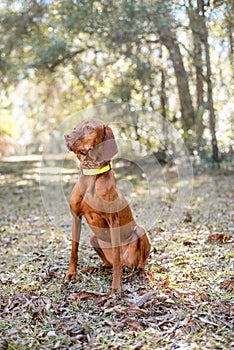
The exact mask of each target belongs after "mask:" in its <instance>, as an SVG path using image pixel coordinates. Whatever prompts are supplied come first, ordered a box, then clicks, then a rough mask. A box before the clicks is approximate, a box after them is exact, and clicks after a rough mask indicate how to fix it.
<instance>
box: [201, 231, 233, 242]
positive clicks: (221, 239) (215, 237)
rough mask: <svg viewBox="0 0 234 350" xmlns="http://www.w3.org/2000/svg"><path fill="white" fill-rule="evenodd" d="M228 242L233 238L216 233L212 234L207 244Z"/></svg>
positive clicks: (222, 233)
mask: <svg viewBox="0 0 234 350" xmlns="http://www.w3.org/2000/svg"><path fill="white" fill-rule="evenodd" d="M216 241H217V242H221V243H223V242H227V241H231V236H229V235H227V234H226V233H224V232H216V233H211V234H210V235H209V236H208V238H207V240H206V242H207V243H212V242H216Z"/></svg>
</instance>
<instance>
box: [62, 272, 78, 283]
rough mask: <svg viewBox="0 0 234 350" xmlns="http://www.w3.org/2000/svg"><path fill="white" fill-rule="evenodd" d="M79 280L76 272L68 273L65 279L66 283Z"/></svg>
mask: <svg viewBox="0 0 234 350" xmlns="http://www.w3.org/2000/svg"><path fill="white" fill-rule="evenodd" d="M76 279H77V274H76V272H74V271H68V272H67V274H66V277H65V280H64V282H65V283H68V282H69V281H75V280H76Z"/></svg>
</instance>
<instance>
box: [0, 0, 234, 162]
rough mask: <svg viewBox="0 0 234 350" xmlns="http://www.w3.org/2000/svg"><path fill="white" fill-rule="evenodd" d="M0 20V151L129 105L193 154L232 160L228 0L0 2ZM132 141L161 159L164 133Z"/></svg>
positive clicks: (27, 149)
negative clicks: (101, 109)
mask: <svg viewBox="0 0 234 350" xmlns="http://www.w3.org/2000/svg"><path fill="white" fill-rule="evenodd" d="M0 18H1V21H0V33H1V39H0V71H1V77H0V84H1V93H0V154H1V155H2V156H4V155H10V154H31V153H40V152H41V151H42V148H43V145H44V144H45V143H46V142H47V141H48V138H49V137H50V133H49V132H48V131H51V130H53V129H54V128H56V126H57V125H58V124H59V123H61V122H62V121H63V120H64V119H66V118H67V117H69V116H71V115H74V114H75V113H78V112H79V111H80V110H82V109H85V108H88V107H91V106H96V105H100V104H108V103H127V104H129V105H130V106H131V109H132V110H136V111H140V110H144V111H148V112H150V113H144V115H142V116H141V117H140V119H141V120H140V121H141V123H144V124H145V125H148V126H149V127H150V128H154V127H155V125H154V121H155V117H154V114H155V113H156V112H157V113H159V114H160V115H161V116H162V117H163V119H164V120H166V121H167V122H168V123H170V124H171V125H173V126H174V127H175V128H176V129H177V130H178V132H179V133H180V134H181V135H182V137H183V138H184V140H185V144H186V146H187V148H188V150H189V152H190V154H191V155H193V156H194V157H195V158H197V159H199V160H201V159H203V160H204V159H205V160H206V161H212V162H216V163H217V162H219V161H220V160H225V159H226V160H230V158H231V156H232V154H233V153H232V152H233V150H232V147H233V144H232V142H233V141H232V138H233V124H234V123H233V121H234V119H233V118H234V114H233V112H234V103H233V102H234V101H233V94H232V92H233V55H234V54H233V27H234V5H233V1H231V0H224V1H220V0H214V1H203V0H196V1H193V0H191V1H190V0H188V1H187V0H186V1H183V0H176V1H160V0H157V1H150V0H144V1H143V0H142V1H132V0H126V1H107V0H101V1H93V0H89V1H86V0H84V1H74V0H65V1H52V0H42V1H35V0H34V1H2V2H1V5H0ZM136 124H137V123H136ZM127 129H128V127H127V125H126V128H125V130H122V131H123V132H124V133H126V134H127V133H128V130H127ZM131 137H133V138H135V139H136V140H138V141H140V142H141V143H142V144H144V145H145V146H146V147H147V149H149V150H150V151H154V152H157V153H158V154H160V157H161V158H162V160H163V161H164V160H165V161H166V159H167V156H168V155H167V151H168V149H169V148H170V147H169V145H168V143H170V139H168V138H167V139H166V142H165V143H160V144H158V143H157V142H155V140H154V139H149V138H147V137H146V136H145V135H144V133H142V132H141V129H140V128H139V129H138V127H137V125H136V127H135V128H134V130H133V131H131Z"/></svg>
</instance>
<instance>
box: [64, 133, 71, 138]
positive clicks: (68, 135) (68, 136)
mask: <svg viewBox="0 0 234 350" xmlns="http://www.w3.org/2000/svg"><path fill="white" fill-rule="evenodd" d="M63 136H64V138H65V140H68V139H70V137H71V134H69V133H67V134H64V135H63Z"/></svg>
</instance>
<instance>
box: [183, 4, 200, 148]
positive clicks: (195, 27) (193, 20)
mask: <svg viewBox="0 0 234 350" xmlns="http://www.w3.org/2000/svg"><path fill="white" fill-rule="evenodd" d="M201 10H202V8H201V6H200V1H199V0H198V1H197V8H196V9H194V8H193V6H192V1H189V8H187V13H188V16H189V21H190V28H191V30H192V35H193V46H194V54H193V64H194V66H195V71H196V100H197V101H196V138H197V143H198V148H199V146H201V145H202V135H203V132H204V126H203V120H202V116H203V111H204V108H203V106H204V76H203V62H202V61H203V59H202V41H201V37H202V35H201V33H200V30H201V27H202V26H201V18H200V15H199V13H200V11H201Z"/></svg>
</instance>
